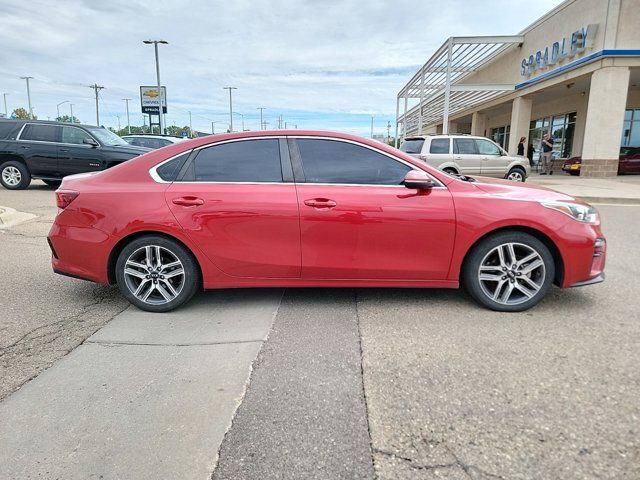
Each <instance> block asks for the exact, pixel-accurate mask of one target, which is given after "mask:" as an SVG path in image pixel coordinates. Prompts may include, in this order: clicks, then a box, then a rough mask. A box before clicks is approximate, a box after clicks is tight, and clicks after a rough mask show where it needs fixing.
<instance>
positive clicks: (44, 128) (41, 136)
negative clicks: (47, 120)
mask: <svg viewBox="0 0 640 480" xmlns="http://www.w3.org/2000/svg"><path fill="white" fill-rule="evenodd" d="M60 130H61V128H60V127H59V126H57V125H37V124H34V123H29V124H27V125H26V126H25V127H24V130H22V135H20V140H33V141H37V142H59V141H60Z"/></svg>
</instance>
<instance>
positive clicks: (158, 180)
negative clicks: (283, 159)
mask: <svg viewBox="0 0 640 480" xmlns="http://www.w3.org/2000/svg"><path fill="white" fill-rule="evenodd" d="M281 138H283V139H287V138H296V139H297V138H300V139H311V140H332V141H336V142H344V143H351V144H353V145H357V146H359V147H363V148H367V149H369V150H371V151H374V152H376V153H380V154H382V155H384V156H386V157H389V158H390V159H392V160H395V161H396V162H399V163H402V164H404V165H406V166H408V167H410V168H411V169H412V170H417V171H420V172H424V173H426V174H427V175H428V176H429V178H431V179H432V180H433V181H434V182H436V183H437V185H438V186H436V187H433V190H441V189H444V190H447V187H446V186H445V185H444V184H443V183H442V182H441V181H440V180H438V179H437V178H435V177H434V176H433V175H431V174H430V173H429V172H427V171H425V170H422V169H421V168H418V167H417V166H416V165H413V164H411V163H409V162H407V161H405V160H402V159H401V158H398V157H394V156H393V155H391V154H389V153H387V152H384V151H382V150H379V149H377V148H375V147H372V146H369V145H365V144H362V143H360V142H356V141H354V140H349V139H345V138H334V137H326V136H312V135H264V136H256V137H242V138H232V139H229V140H223V141H221V142H215V143H208V144H206V145H201V146H199V147H196V148H193V149H191V150H185V151H184V152H181V153H179V154H177V155H174V156H172V157H171V158H168V159H166V160H163V161H162V162H161V163H159V164H157V165H154V166H153V167H151V168H150V169H149V175H150V176H151V178H152V179H153V180H154V181H155V182H156V183H181V184H182V183H183V184H187V185H191V184H214V185H217V184H221V185H281V184H285V185H322V186H347V187H387V188H388V187H395V188H397V187H400V188H407V187H405V186H404V185H385V184H377V183H372V184H369V183H313V182H285V181H282V182H209V181H205V182H196V181H193V182H191V181H188V182H168V181H165V180H162V179H161V178H160V176H159V175H158V173H157V172H156V169H157V168H159V167H161V166H162V165H164V164H165V163H167V162H169V161H171V160H173V159H174V158H176V157H178V156H180V155H182V154H184V153H187V152H197V151H199V150H202V149H204V148H209V147H214V146H217V145H223V144H225V143H233V142H241V141H247V140H268V139H281Z"/></svg>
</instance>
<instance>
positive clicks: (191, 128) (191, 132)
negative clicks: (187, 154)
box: [189, 110, 213, 138]
mask: <svg viewBox="0 0 640 480" xmlns="http://www.w3.org/2000/svg"><path fill="white" fill-rule="evenodd" d="M212 125H213V124H212ZM189 138H193V127H192V126H191V110H189Z"/></svg>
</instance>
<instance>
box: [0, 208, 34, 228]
mask: <svg viewBox="0 0 640 480" xmlns="http://www.w3.org/2000/svg"><path fill="white" fill-rule="evenodd" d="M36 217H37V215H34V214H33V213H25V212H19V211H17V210H15V209H13V208H9V207H0V230H2V229H5V228H9V227H13V226H14V225H17V224H19V223H22V222H26V221H27V220H31V219H32V218H36Z"/></svg>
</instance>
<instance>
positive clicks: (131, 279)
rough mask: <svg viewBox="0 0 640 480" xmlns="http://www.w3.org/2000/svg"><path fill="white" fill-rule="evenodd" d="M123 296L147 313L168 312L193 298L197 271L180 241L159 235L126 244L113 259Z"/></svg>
mask: <svg viewBox="0 0 640 480" xmlns="http://www.w3.org/2000/svg"><path fill="white" fill-rule="evenodd" d="M116 280H117V283H118V287H119V288H120V291H121V292H122V295H124V297H125V298H126V299H127V300H129V302H131V303H132V304H134V305H135V306H136V307H138V308H140V309H142V310H146V311H149V312H168V311H170V310H173V309H175V308H177V307H179V306H180V305H183V304H184V303H186V302H187V301H189V300H190V299H191V297H193V295H194V294H195V293H196V291H197V290H198V288H199V286H200V270H199V268H198V265H197V263H196V260H195V259H194V257H193V255H192V254H191V252H190V251H189V250H187V249H186V248H185V247H184V246H183V245H182V244H180V243H178V242H176V241H174V240H171V239H169V238H166V237H163V236H159V235H148V236H144V237H140V238H137V239H135V240H133V241H132V242H131V243H129V244H128V245H126V246H125V247H124V248H123V249H122V251H121V252H120V255H119V256H118V260H117V262H116Z"/></svg>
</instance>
